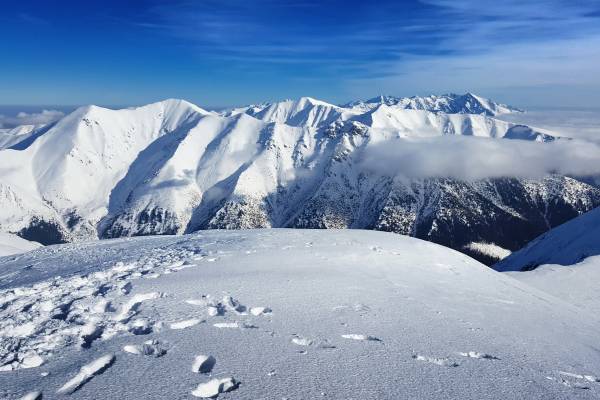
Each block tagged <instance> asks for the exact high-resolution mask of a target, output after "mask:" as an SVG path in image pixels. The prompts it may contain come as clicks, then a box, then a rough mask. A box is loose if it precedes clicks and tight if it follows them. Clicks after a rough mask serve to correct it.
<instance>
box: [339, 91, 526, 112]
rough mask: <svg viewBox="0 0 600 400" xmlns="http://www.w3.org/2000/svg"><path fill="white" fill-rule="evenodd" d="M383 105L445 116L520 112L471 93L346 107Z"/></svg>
mask: <svg viewBox="0 0 600 400" xmlns="http://www.w3.org/2000/svg"><path fill="white" fill-rule="evenodd" d="M381 104H385V105H386V106H390V107H398V108H403V109H410V110H426V111H431V112H436V113H440V112H442V113H447V114H480V115H487V116H496V115H500V114H506V113H511V112H520V111H522V110H519V109H518V108H515V107H511V106H508V105H506V104H500V103H495V102H493V101H491V100H489V99H486V98H484V97H481V96H477V95H474V94H472V93H466V94H462V95H461V94H454V93H451V94H445V95H441V96H426V97H419V96H413V97H394V96H378V97H374V98H372V99H369V100H359V101H353V102H350V103H348V104H346V107H350V108H358V109H363V110H369V109H373V108H376V107H378V106H380V105H381Z"/></svg>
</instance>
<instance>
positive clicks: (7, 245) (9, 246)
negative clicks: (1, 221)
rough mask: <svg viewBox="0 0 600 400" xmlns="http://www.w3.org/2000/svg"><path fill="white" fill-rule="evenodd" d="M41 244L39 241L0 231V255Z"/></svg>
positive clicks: (22, 250)
mask: <svg viewBox="0 0 600 400" xmlns="http://www.w3.org/2000/svg"><path fill="white" fill-rule="evenodd" d="M41 246H42V245H41V244H39V243H36V242H31V241H29V240H25V239H23V238H20V237H19V236H17V235H13V234H10V233H3V232H0V257H2V256H9V255H12V254H18V253H24V252H26V251H29V250H34V249H37V248H38V247H41Z"/></svg>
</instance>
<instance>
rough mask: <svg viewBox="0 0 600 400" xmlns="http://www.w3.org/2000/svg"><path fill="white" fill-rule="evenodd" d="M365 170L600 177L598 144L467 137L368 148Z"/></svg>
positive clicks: (409, 174) (471, 176)
mask: <svg viewBox="0 0 600 400" xmlns="http://www.w3.org/2000/svg"><path fill="white" fill-rule="evenodd" d="M361 163H362V167H363V168H364V169H366V170H369V171H372V172H375V173H380V174H384V175H399V176H404V177H406V178H409V179H411V178H437V177H439V178H456V179H460V180H466V181H474V180H479V179H485V178H502V177H520V178H534V179H535V178H541V177H543V176H545V175H548V174H552V173H558V174H561V175H567V176H592V175H598V174H600V145H598V144H595V143H592V142H587V141H583V140H564V139H563V140H557V141H554V142H550V143H539V142H528V141H522V140H509V139H487V138H476V137H465V136H442V137H438V138H427V139H418V140H414V139H410V140H409V139H394V140H390V141H385V142H381V143H375V144H372V145H371V146H369V147H368V148H367V149H366V150H365V153H364V155H363V157H362V159H361Z"/></svg>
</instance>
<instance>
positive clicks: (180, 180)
mask: <svg viewBox="0 0 600 400" xmlns="http://www.w3.org/2000/svg"><path fill="white" fill-rule="evenodd" d="M507 112H520V110H518V109H515V108H512V107H509V106H506V105H501V104H497V103H494V102H493V101H490V100H487V99H484V98H482V97H479V96H476V95H473V94H466V95H444V96H429V97H411V98H396V97H390V96H382V97H378V98H374V99H370V100H366V101H357V102H352V103H348V104H346V105H343V106H337V105H333V104H329V103H327V102H324V101H320V100H316V99H313V98H309V97H303V98H300V99H297V100H286V101H282V102H275V103H264V104H259V105H252V106H246V107H239V108H232V109H228V110H225V111H221V112H214V111H207V110H204V109H202V108H200V107H197V106H195V105H193V104H191V103H189V102H186V101H183V100H166V101H162V102H158V103H154V104H150V105H147V106H143V107H137V108H129V109H121V110H112V109H107V108H102V107H96V106H86V107H81V108H79V109H77V110H76V111H74V112H72V113H71V114H68V115H66V116H65V117H63V118H62V119H60V120H58V121H57V122H54V123H52V124H49V125H46V126H42V127H32V128H31V129H25V130H16V131H14V132H12V131H4V132H2V135H3V136H2V139H1V140H0V144H2V143H4V149H3V150H0V231H3V232H9V233H16V234H18V235H19V236H21V237H23V238H26V239H29V240H34V241H37V242H40V243H43V244H52V243H62V242H71V241H81V240H90V239H97V238H115V237H122V236H139V235H153V234H181V233H188V232H193V231H196V230H200V229H216V228H221V229H239V228H269V227H292V228H328V229H329V228H364V229H375V230H383V231H390V232H396V233H401V234H407V235H411V236H415V237H418V238H422V239H426V240H429V241H433V242H436V243H440V244H443V245H446V246H449V247H452V248H454V249H457V250H459V251H462V252H464V253H467V254H469V255H471V256H474V257H475V258H477V259H478V260H480V261H483V262H485V263H487V264H491V263H493V262H495V261H496V260H497V258H498V257H497V256H495V255H494V254H493V252H492V253H490V252H486V251H485V250H482V249H486V248H488V247H489V246H488V247H485V246H486V245H490V246H495V247H496V248H501V249H503V250H510V251H512V250H518V249H519V248H521V247H522V246H524V245H525V244H526V243H527V242H528V241H529V240H531V239H533V238H535V237H536V236H538V235H540V234H542V233H543V232H545V231H547V230H548V229H550V228H552V227H555V226H557V225H560V224H562V223H563V222H565V221H567V220H569V219H571V218H574V217H576V216H578V215H579V214H581V213H583V212H586V211H588V210H591V209H592V208H594V207H596V206H598V205H600V189H598V188H597V187H595V186H594V185H591V184H589V183H586V181H585V180H583V179H580V178H578V177H567V176H560V175H550V176H547V177H544V178H540V179H522V178H516V177H506V178H494V179H481V180H477V181H463V180H459V179H454V178H426V179H409V180H407V179H406V178H404V177H402V176H398V174H397V173H395V172H391V171H393V168H390V172H389V173H385V172H381V171H379V172H374V171H369V170H365V169H364V168H363V165H362V164H361V156H362V155H363V153H364V152H365V150H366V149H367V150H368V149H369V148H371V147H372V146H374V145H376V144H381V143H384V144H385V143H386V142H387V141H390V140H393V139H397V138H408V139H413V138H429V137H440V136H445V135H463V136H476V137H480V138H484V139H487V140H508V139H511V140H521V141H527V142H531V141H535V142H541V143H540V145H544V144H543V143H545V142H551V141H553V140H555V139H556V138H557V135H556V134H553V133H552V132H548V131H544V130H540V129H535V128H532V127H528V126H524V125H517V124H513V123H509V122H505V121H501V120H498V119H495V118H494V116H495V115H498V114H502V113H507ZM11 132H12V133H11ZM11 135H12V136H11Z"/></svg>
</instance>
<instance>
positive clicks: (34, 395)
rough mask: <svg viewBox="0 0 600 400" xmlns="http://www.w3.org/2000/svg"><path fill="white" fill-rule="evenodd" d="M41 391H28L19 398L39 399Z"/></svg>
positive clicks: (25, 399) (23, 399)
mask: <svg viewBox="0 0 600 400" xmlns="http://www.w3.org/2000/svg"><path fill="white" fill-rule="evenodd" d="M41 399H42V392H40V391H39V390H36V391H33V392H29V393H27V394H26V395H25V396H23V397H21V398H20V399H19V400H41Z"/></svg>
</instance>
